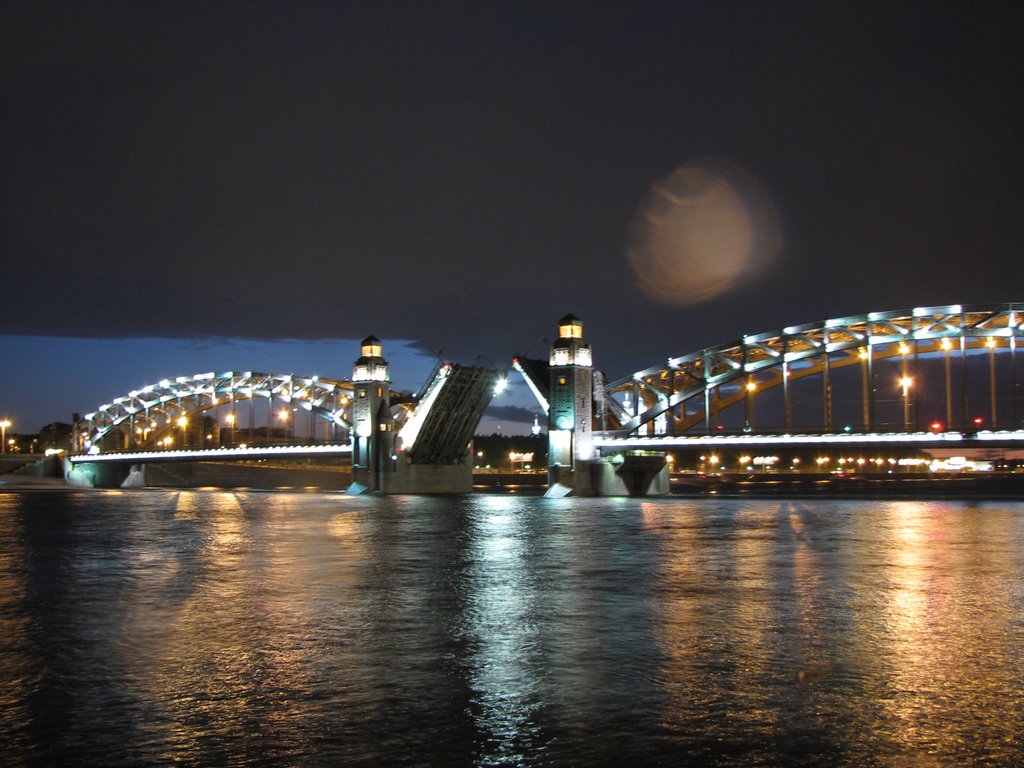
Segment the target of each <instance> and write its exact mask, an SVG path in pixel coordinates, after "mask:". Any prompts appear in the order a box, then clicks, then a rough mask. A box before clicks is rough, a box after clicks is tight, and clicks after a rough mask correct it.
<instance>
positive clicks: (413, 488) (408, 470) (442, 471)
mask: <svg viewBox="0 0 1024 768" xmlns="http://www.w3.org/2000/svg"><path fill="white" fill-rule="evenodd" d="M378 477H379V488H378V489H377V492H379V493H388V494H391V493H405V494H421V493H423V494H430V493H472V492H473V462H472V460H471V459H470V457H469V456H468V455H467V456H466V457H464V458H463V459H462V461H460V462H458V463H455V464H413V463H412V462H410V461H409V459H408V457H406V456H399V457H398V458H397V459H396V460H395V461H394V464H393V471H389V472H381V473H380V475H379V476H378ZM368 490H369V488H368V487H367V485H366V484H364V483H360V482H358V481H357V482H355V483H353V484H352V486H351V487H350V489H349V491H348V492H349V493H353V494H358V493H366V492H367V491H368Z"/></svg>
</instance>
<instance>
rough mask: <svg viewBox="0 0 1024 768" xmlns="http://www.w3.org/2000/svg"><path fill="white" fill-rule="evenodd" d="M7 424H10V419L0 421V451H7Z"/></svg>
mask: <svg viewBox="0 0 1024 768" xmlns="http://www.w3.org/2000/svg"><path fill="white" fill-rule="evenodd" d="M9 426H11V422H10V419H4V420H3V421H0V430H2V432H3V435H2V437H0V443H2V444H3V446H2V448H0V453H7V428H8V427H9Z"/></svg>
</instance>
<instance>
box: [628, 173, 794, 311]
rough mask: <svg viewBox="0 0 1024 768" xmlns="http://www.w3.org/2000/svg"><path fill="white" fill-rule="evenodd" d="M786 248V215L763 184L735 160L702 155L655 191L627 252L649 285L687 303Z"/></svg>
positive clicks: (657, 296)
mask: <svg viewBox="0 0 1024 768" xmlns="http://www.w3.org/2000/svg"><path fill="white" fill-rule="evenodd" d="M779 246H780V233H779V222H778V216H777V214H776V212H775V208H774V206H773V205H772V204H771V201H770V200H769V198H768V195H767V194H766V193H765V192H764V190H763V189H762V187H761V185H760V184H759V183H758V182H757V181H756V180H755V179H754V178H753V177H752V176H751V175H750V174H748V173H746V172H745V171H743V170H742V169H740V168H738V167H736V166H734V165H732V164H731V163H727V162H725V161H723V160H719V159H714V158H702V159H699V160H695V161H693V162H691V163H688V164H686V165H684V166H682V167H680V168H677V169H676V170H675V171H673V172H672V173H670V174H669V175H668V176H666V177H665V178H663V179H660V180H659V181H657V182H656V183H655V184H654V186H652V187H651V189H650V190H649V191H648V192H647V195H646V196H645V197H644V199H643V201H642V202H641V204H640V208H639V209H638V210H637V213H636V215H635V216H634V218H633V221H632V223H631V225H630V231H629V241H628V246H627V253H628V256H629V262H630V265H631V266H632V268H633V273H634V275H635V276H636V284H637V287H638V288H639V289H640V290H641V291H643V292H644V293H645V294H646V295H647V296H649V297H650V298H652V299H654V300H656V301H660V302H663V303H666V304H676V305H679V306H685V305H688V304H698V303H700V302H703V301H708V300H709V299H713V298H715V297H716V296H720V295H721V294H723V293H725V292H726V291H728V290H730V289H732V288H735V287H736V286H738V285H740V284H742V283H744V282H746V281H748V280H750V279H752V278H753V277H755V276H756V275H758V274H759V273H760V272H761V271H762V270H763V269H764V267H765V266H766V265H767V264H768V263H769V262H771V260H772V259H774V258H775V255H776V253H778V250H779Z"/></svg>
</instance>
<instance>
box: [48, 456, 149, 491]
mask: <svg viewBox="0 0 1024 768" xmlns="http://www.w3.org/2000/svg"><path fill="white" fill-rule="evenodd" d="M132 468H133V467H132V464H131V463H130V462H119V461H118V462H114V461H108V462H98V461H97V462H88V461H81V462H74V463H72V462H70V461H66V462H65V463H64V479H65V480H66V481H67V484H68V485H73V486H77V487H79V488H122V487H126V486H125V485H124V483H125V482H126V481H127V480H128V478H129V476H130V475H131V470H132Z"/></svg>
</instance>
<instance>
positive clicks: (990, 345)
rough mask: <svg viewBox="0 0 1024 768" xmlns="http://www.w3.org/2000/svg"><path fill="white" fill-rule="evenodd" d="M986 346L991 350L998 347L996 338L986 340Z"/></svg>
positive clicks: (990, 337)
mask: <svg viewBox="0 0 1024 768" xmlns="http://www.w3.org/2000/svg"><path fill="white" fill-rule="evenodd" d="M985 346H986V347H988V348H989V349H995V347H996V340H995V338H994V337H992V336H989V337H988V338H987V339H985Z"/></svg>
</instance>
